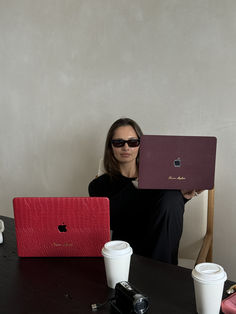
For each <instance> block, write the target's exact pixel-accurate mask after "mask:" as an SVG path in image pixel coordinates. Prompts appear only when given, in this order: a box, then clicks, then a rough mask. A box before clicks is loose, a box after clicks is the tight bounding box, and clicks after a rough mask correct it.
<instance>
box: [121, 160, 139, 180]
mask: <svg viewBox="0 0 236 314" xmlns="http://www.w3.org/2000/svg"><path fill="white" fill-rule="evenodd" d="M120 172H121V174H122V175H123V176H124V177H128V178H135V177H137V176H138V171H137V166H136V163H134V164H132V165H130V164H120Z"/></svg>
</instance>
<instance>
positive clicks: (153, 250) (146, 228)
mask: <svg viewBox="0 0 236 314" xmlns="http://www.w3.org/2000/svg"><path fill="white" fill-rule="evenodd" d="M136 201H137V202H138V203H137V207H136V208H138V210H137V211H136V212H135V211H134V212H133V213H132V214H131V215H130V216H129V217H128V220H127V219H126V222H125V223H124V224H123V226H122V228H121V229H120V230H114V233H113V239H114V240H115V239H120V240H124V241H127V242H129V243H130V245H131V246H132V248H133V250H134V253H136V254H139V255H143V256H146V257H150V258H153V259H156V260H159V261H162V262H166V263H170V264H176V265H177V264H178V249H179V242H180V238H181V235H182V231H183V215H184V204H185V199H184V197H183V195H182V193H181V192H180V191H178V190H146V191H145V190H143V191H141V193H140V192H139V195H136Z"/></svg>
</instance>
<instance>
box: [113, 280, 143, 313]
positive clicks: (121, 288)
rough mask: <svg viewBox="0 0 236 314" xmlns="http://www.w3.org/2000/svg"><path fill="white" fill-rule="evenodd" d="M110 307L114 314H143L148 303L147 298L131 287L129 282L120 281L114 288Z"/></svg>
mask: <svg viewBox="0 0 236 314" xmlns="http://www.w3.org/2000/svg"><path fill="white" fill-rule="evenodd" d="M111 306H112V307H113V309H114V310H115V311H116V313H122V314H130V313H136V314H143V313H146V312H147V310H148V308H149V302H148V298H147V297H146V296H144V295H142V294H141V293H140V292H139V291H138V290H137V289H136V288H134V287H132V286H131V284H130V283H129V282H127V281H121V282H119V283H117V284H116V286H115V298H114V300H113V301H112V302H111Z"/></svg>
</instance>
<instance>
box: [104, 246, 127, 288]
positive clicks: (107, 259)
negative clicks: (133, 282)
mask: <svg viewBox="0 0 236 314" xmlns="http://www.w3.org/2000/svg"><path fill="white" fill-rule="evenodd" d="M132 253H133V250H132V248H131V246H130V245H129V243H127V242H125V241H119V240H115V241H110V242H107V243H105V245H104V247H103V249H102V255H103V257H104V263H105V270H106V277H107V285H108V287H110V288H112V289H114V288H115V286H116V284H117V283H118V282H120V281H128V278H129V268H130V258H131V255H132Z"/></svg>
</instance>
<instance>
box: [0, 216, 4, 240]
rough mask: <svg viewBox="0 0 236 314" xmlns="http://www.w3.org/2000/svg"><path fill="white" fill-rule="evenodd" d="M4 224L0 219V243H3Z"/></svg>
mask: <svg viewBox="0 0 236 314" xmlns="http://www.w3.org/2000/svg"><path fill="white" fill-rule="evenodd" d="M3 231H4V222H3V220H2V219H0V243H3V235H2V234H3Z"/></svg>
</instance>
